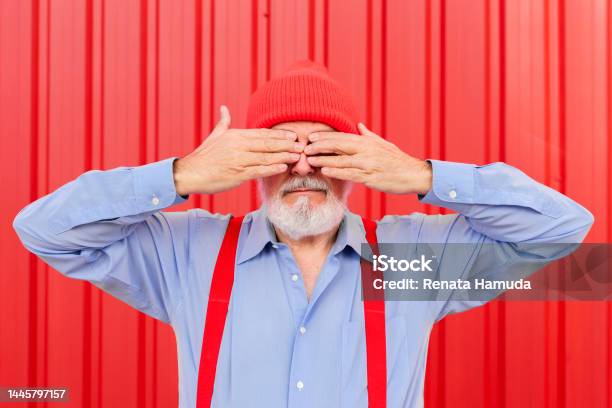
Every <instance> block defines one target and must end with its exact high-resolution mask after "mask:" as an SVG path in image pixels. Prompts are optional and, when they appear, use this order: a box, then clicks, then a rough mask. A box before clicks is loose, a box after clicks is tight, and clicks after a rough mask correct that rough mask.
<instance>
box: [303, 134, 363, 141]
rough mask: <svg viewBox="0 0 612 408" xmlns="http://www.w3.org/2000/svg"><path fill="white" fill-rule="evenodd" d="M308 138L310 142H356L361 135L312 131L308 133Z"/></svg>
mask: <svg viewBox="0 0 612 408" xmlns="http://www.w3.org/2000/svg"><path fill="white" fill-rule="evenodd" d="M308 140H309V141H311V142H317V141H320V140H350V141H352V142H354V143H358V142H359V141H360V140H361V136H359V135H355V134H353V133H344V132H313V133H311V134H309V135H308Z"/></svg>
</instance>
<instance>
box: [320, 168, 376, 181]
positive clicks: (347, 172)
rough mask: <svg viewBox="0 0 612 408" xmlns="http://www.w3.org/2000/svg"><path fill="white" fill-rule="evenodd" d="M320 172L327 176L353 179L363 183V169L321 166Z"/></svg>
mask: <svg viewBox="0 0 612 408" xmlns="http://www.w3.org/2000/svg"><path fill="white" fill-rule="evenodd" d="M321 173H323V174H324V175H325V176H327V177H331V178H335V179H339V180H346V181H354V182H357V183H363V182H364V180H365V175H364V173H363V171H362V170H361V169H356V168H344V169H338V168H335V167H321Z"/></svg>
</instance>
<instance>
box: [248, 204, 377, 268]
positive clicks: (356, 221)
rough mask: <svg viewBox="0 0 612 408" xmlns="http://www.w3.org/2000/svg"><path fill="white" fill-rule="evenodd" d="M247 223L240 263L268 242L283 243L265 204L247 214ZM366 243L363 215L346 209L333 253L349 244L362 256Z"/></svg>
mask: <svg viewBox="0 0 612 408" xmlns="http://www.w3.org/2000/svg"><path fill="white" fill-rule="evenodd" d="M245 224H246V225H244V227H247V228H248V229H247V234H248V235H247V237H246V238H245V242H244V245H243V246H242V249H241V251H240V253H239V254H238V259H237V262H238V263H242V262H245V261H247V260H249V259H251V258H253V257H255V256H256V255H258V254H259V253H260V252H261V251H263V250H264V249H265V247H266V245H268V243H270V244H271V245H272V244H281V243H280V242H279V241H278V239H277V238H276V232H275V231H274V227H273V226H272V224H271V223H270V221H269V220H268V217H267V216H266V213H265V208H264V207H263V206H262V207H260V208H259V209H257V210H256V211H253V212H250V213H249V214H247V216H246V220H245ZM365 243H366V238H365V230H364V227H363V223H362V221H361V217H360V216H359V215H357V214H353V213H352V212H350V211H349V210H346V211H345V212H344V216H343V217H342V221H341V222H340V228H339V230H338V234H337V236H336V242H334V245H333V246H332V249H331V251H332V253H333V254H334V255H336V254H338V253H339V252H341V251H342V250H343V249H344V248H346V247H347V246H348V247H350V248H351V249H353V251H355V252H356V253H357V254H359V255H360V256H361V255H362V254H361V244H365ZM281 245H282V244H281ZM366 255H367V254H366ZM366 259H367V258H366Z"/></svg>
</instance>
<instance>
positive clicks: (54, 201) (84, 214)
mask: <svg viewBox="0 0 612 408" xmlns="http://www.w3.org/2000/svg"><path fill="white" fill-rule="evenodd" d="M173 160H174V159H173V158H171V159H166V160H162V161H160V162H155V163H151V164H149V165H145V166H139V167H119V168H116V169H112V170H107V171H97V170H96V171H89V172H87V173H84V174H82V175H81V176H79V177H78V178H76V179H75V180H73V181H71V182H69V183H67V184H65V185H63V186H62V187H60V188H59V189H57V190H56V191H54V192H52V193H50V194H48V195H46V196H44V197H42V198H40V199H38V200H36V201H35V202H33V203H31V204H29V205H28V206H26V207H25V208H23V209H22V210H21V211H20V212H19V214H17V216H16V217H15V220H14V222H13V226H14V228H15V230H16V232H17V234H18V235H19V237H20V238H21V240H22V242H23V243H24V245H25V246H26V247H28V249H30V250H31V251H33V252H35V253H39V252H40V253H53V252H57V251H59V252H66V251H75V250H79V249H81V248H101V247H104V246H107V245H108V244H110V243H112V242H114V241H116V240H119V239H122V238H124V237H125V235H126V233H128V230H129V229H128V228H126V225H128V224H131V223H137V222H141V221H143V220H144V219H146V218H147V217H148V216H150V215H151V214H153V213H155V212H157V211H159V210H161V209H164V208H166V207H168V206H171V205H173V204H175V203H178V202H182V201H184V198H183V197H180V196H178V195H177V193H176V190H175V188H174V182H173V179H172V162H173ZM109 220H117V222H111V221H109Z"/></svg>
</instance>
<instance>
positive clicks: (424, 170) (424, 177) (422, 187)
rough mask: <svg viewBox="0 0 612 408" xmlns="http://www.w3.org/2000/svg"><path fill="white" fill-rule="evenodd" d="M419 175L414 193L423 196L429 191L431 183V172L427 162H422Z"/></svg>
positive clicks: (429, 164) (429, 163)
mask: <svg viewBox="0 0 612 408" xmlns="http://www.w3.org/2000/svg"><path fill="white" fill-rule="evenodd" d="M419 173H420V174H419V182H418V183H417V186H416V189H415V190H416V191H415V192H416V193H417V194H419V195H425V194H427V193H428V192H429V191H430V190H431V188H432V183H433V170H432V166H431V162H430V161H429V160H423V161H422V167H421V171H420V172H419Z"/></svg>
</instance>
